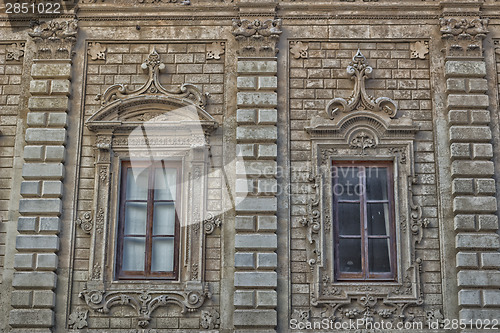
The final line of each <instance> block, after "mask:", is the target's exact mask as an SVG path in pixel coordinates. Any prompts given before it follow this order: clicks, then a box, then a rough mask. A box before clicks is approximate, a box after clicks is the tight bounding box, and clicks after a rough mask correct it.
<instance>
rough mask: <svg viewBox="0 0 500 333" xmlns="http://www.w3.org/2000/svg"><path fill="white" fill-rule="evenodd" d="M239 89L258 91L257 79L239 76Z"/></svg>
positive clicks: (237, 81) (237, 82) (237, 83)
mask: <svg viewBox="0 0 500 333" xmlns="http://www.w3.org/2000/svg"><path fill="white" fill-rule="evenodd" d="M236 86H237V87H238V89H257V78H256V77H255V76H239V77H238V78H237V79H236Z"/></svg>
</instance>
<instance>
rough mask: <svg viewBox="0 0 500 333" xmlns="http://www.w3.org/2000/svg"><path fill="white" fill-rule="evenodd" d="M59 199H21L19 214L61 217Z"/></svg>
mask: <svg viewBox="0 0 500 333" xmlns="http://www.w3.org/2000/svg"><path fill="white" fill-rule="evenodd" d="M61 212H62V202H61V199H21V200H20V201H19V213H21V214H56V215H57V216H59V215H61Z"/></svg>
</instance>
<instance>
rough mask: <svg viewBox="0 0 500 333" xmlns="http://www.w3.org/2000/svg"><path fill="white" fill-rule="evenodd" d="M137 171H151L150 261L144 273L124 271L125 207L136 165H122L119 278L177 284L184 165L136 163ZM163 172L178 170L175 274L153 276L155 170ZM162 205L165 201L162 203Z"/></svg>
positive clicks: (146, 259) (149, 203)
mask: <svg viewBox="0 0 500 333" xmlns="http://www.w3.org/2000/svg"><path fill="white" fill-rule="evenodd" d="M133 164H134V167H135V166H137V167H147V168H150V172H149V177H148V197H147V201H146V202H147V208H146V209H147V217H146V258H145V264H144V265H145V270H144V271H124V270H122V264H123V243H124V242H123V240H124V232H125V203H126V193H127V171H128V169H129V168H130V166H131V165H132V162H131V161H122V162H121V166H120V168H121V175H120V203H119V216H118V226H119V227H118V247H117V256H116V258H117V260H116V270H117V274H116V277H117V279H119V280H123V279H126V280H134V279H136V280H146V279H157V280H159V279H161V280H177V279H178V277H179V248H180V222H179V212H180V211H181V186H180V184H181V181H182V175H181V163H180V162H178V161H168V160H161V161H154V162H152V161H134V162H133ZM159 168H172V169H176V170H177V179H176V181H177V185H176V198H175V230H174V232H175V234H174V236H173V238H174V266H173V271H171V272H151V257H152V243H153V222H154V221H153V217H154V202H155V200H154V186H153V184H154V177H155V176H154V174H155V172H154V170H155V169H159ZM161 201H162V202H163V201H165V200H161Z"/></svg>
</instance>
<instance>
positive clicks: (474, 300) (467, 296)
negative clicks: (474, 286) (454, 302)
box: [458, 290, 481, 306]
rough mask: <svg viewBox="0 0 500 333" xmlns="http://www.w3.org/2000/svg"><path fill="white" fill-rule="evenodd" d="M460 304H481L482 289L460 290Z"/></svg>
mask: <svg viewBox="0 0 500 333" xmlns="http://www.w3.org/2000/svg"><path fill="white" fill-rule="evenodd" d="M458 305H460V306H480V305H481V291H480V290H460V291H459V292H458Z"/></svg>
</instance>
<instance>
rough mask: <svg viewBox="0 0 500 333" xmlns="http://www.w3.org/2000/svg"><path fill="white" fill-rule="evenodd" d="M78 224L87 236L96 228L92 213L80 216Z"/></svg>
mask: <svg viewBox="0 0 500 333" xmlns="http://www.w3.org/2000/svg"><path fill="white" fill-rule="evenodd" d="M76 224H77V225H78V226H79V227H80V228H81V229H82V230H83V232H85V233H86V234H90V232H91V231H92V229H93V227H94V223H93V220H92V213H91V212H85V213H83V214H81V215H80V217H79V218H78V219H76Z"/></svg>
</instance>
